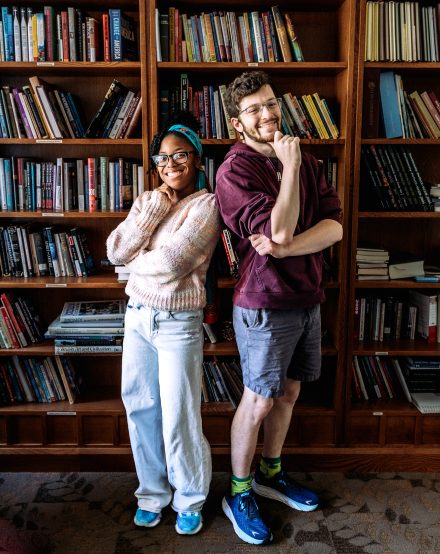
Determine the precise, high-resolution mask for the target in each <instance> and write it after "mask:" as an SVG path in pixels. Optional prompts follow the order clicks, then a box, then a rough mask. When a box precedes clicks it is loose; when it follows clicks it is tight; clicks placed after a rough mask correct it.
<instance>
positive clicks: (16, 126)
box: [0, 76, 142, 139]
mask: <svg viewBox="0 0 440 554" xmlns="http://www.w3.org/2000/svg"><path fill="white" fill-rule="evenodd" d="M29 83H30V84H29V85H24V86H23V87H22V88H21V89H19V88H16V87H14V88H11V87H10V86H8V85H5V86H3V87H2V88H1V90H0V138H31V139H47V138H49V139H63V138H82V137H87V138H112V139H120V138H128V137H130V136H131V135H132V134H133V132H134V131H135V129H136V127H137V125H138V123H139V118H140V113H141V106H142V101H141V97H140V91H137V92H133V91H130V90H129V89H127V87H125V86H124V85H122V84H121V83H119V82H118V81H116V80H114V81H113V83H112V84H111V85H110V88H109V91H112V103H111V105H109V100H108V97H109V96H110V92H109V91H108V92H107V93H106V96H105V98H104V100H103V102H102V105H101V106H100V108H99V110H98V111H97V112H96V114H95V115H94V117H93V118H92V121H91V122H90V124H89V126H86V124H85V122H84V116H83V115H82V111H81V106H80V103H79V101H78V99H77V98H76V97H75V96H74V95H73V94H72V93H70V92H64V91H62V90H60V89H58V88H55V87H54V86H52V85H50V84H49V83H47V82H46V81H43V80H42V79H40V78H39V77H37V76H33V77H30V78H29ZM107 107H109V109H108V110H107V109H106V108H107ZM104 116H105V117H104Z"/></svg>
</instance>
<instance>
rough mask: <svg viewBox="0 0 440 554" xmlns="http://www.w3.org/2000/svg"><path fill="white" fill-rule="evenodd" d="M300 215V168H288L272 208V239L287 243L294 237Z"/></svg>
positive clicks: (279, 242)
mask: <svg viewBox="0 0 440 554" xmlns="http://www.w3.org/2000/svg"><path fill="white" fill-rule="evenodd" d="M298 217H299V168H298V169H288V168H287V169H286V170H285V171H284V174H283V178H282V180H281V186H280V192H279V194H278V197H277V199H276V202H275V204H274V207H273V208H272V213H271V216H270V227H271V234H272V240H273V241H274V242H276V243H278V244H287V243H289V242H290V240H291V239H292V237H293V233H294V232H295V228H296V225H297V223H298Z"/></svg>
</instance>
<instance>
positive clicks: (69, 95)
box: [65, 92, 85, 137]
mask: <svg viewBox="0 0 440 554" xmlns="http://www.w3.org/2000/svg"><path fill="white" fill-rule="evenodd" d="M65 95H66V100H67V103H68V104H69V106H70V111H71V112H72V115H73V117H74V119H75V123H76V125H77V127H78V132H79V133H80V135H81V137H83V136H84V135H85V129H84V125H83V122H82V119H81V117H80V115H79V111H78V107H77V105H76V101H75V98H74V97H73V95H72V93H71V92H66V93H65Z"/></svg>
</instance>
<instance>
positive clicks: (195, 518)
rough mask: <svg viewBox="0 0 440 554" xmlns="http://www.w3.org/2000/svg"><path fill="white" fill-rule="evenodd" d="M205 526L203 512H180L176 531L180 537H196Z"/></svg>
mask: <svg viewBox="0 0 440 554" xmlns="http://www.w3.org/2000/svg"><path fill="white" fill-rule="evenodd" d="M202 526H203V519H202V512H179V513H178V514H177V520H176V531H177V532H178V533H179V535H195V534H196V533H198V532H199V531H200V529H201V528H202Z"/></svg>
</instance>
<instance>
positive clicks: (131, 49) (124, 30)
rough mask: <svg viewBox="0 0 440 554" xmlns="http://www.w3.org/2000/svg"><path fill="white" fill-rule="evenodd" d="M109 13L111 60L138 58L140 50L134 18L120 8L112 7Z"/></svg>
mask: <svg viewBox="0 0 440 554" xmlns="http://www.w3.org/2000/svg"><path fill="white" fill-rule="evenodd" d="M108 13H109V30H110V57H111V61H113V62H122V61H134V60H136V59H137V58H138V52H137V39H136V25H135V22H134V19H133V18H132V17H130V16H128V15H127V14H125V13H123V12H122V11H121V10H120V9H110V10H109V11H108Z"/></svg>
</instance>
